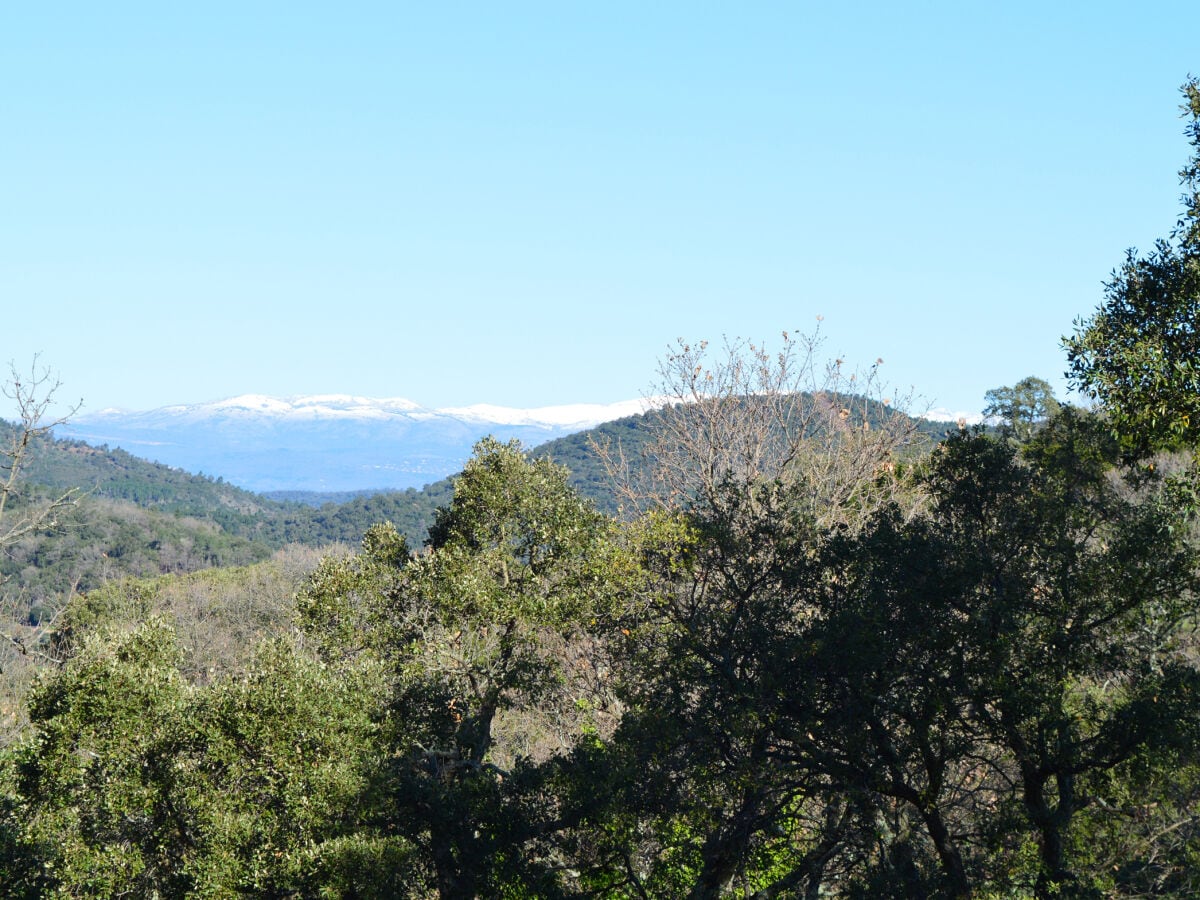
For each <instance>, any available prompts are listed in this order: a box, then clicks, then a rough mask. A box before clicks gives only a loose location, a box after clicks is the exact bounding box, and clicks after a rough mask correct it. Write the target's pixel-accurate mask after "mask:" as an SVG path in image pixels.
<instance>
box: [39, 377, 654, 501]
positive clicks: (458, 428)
mask: <svg viewBox="0 0 1200 900" xmlns="http://www.w3.org/2000/svg"><path fill="white" fill-rule="evenodd" d="M645 408H646V402H645V401H643V400H628V401H623V402H620V403H609V404H573V405H569V406H548V407H542V408H539V409H512V408H508V407H501V406H489V405H485V404H480V405H476V406H467V407H461V408H449V409H429V408H426V407H423V406H421V405H420V404H418V403H414V402H413V401H411V400H406V399H403V398H385V399H377V398H371V397H354V396H348V395H343V394H323V395H318V396H311V397H292V398H289V399H279V398H277V397H268V396H264V395H261V394H246V395H243V396H240V397H233V398H230V399H227V400H218V401H215V402H212V403H202V404H194V405H179V406H165V407H162V408H160V409H153V410H148V411H141V412H138V411H128V410H120V409H105V410H101V411H99V412H96V413H87V414H80V415H78V416H76V417H75V418H74V419H72V420H71V421H70V422H69V423H68V424H67V425H66V426H63V427H60V428H58V429H56V435H57V436H58V437H64V438H74V439H77V440H82V441H87V442H88V443H89V444H94V445H101V444H107V445H109V446H113V447H121V448H123V449H125V450H128V451H129V452H130V453H133V454H135V455H137V456H141V457H144V458H147V459H151V460H154V461H156V462H161V463H165V464H166V465H170V466H175V467H177V468H181V469H186V470H187V471H189V472H203V473H204V474H206V475H211V476H214V477H216V476H221V477H223V478H224V479H225V480H226V481H229V482H232V483H233V484H236V485H238V486H239V487H244V488H248V489H249V490H254V491H276V490H308V491H346V490H369V489H384V488H406V487H421V486H422V485H425V484H427V483H429V482H431V481H436V480H438V479H439V478H444V477H445V476H447V475H450V474H452V473H454V472H457V471H458V470H460V469H461V468H462V466H463V463H464V462H466V460H467V458H468V457H469V456H470V454H471V448H472V446H473V445H474V444H475V442H476V441H477V440H479V439H480V438H481V437H483V436H485V435H488V434H491V435H494V436H495V437H497V438H499V439H501V440H509V439H511V438H517V439H518V440H520V441H521V442H522V443H523V444H525V445H526V446H529V447H532V446H535V445H537V444H540V443H543V442H545V441H548V440H552V439H554V438H557V437H562V436H563V435H567V434H572V433H574V432H576V431H583V430H585V429H587V428H592V427H594V426H596V425H599V424H600V423H602V422H608V421H611V420H613V419H619V418H621V417H623V416H628V415H633V414H635V413H639V412H642V411H643V410H644V409H645Z"/></svg>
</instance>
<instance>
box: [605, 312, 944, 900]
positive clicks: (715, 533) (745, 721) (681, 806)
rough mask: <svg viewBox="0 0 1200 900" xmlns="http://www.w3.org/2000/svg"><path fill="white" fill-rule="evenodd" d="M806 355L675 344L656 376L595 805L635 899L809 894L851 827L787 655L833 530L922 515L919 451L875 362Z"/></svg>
mask: <svg viewBox="0 0 1200 900" xmlns="http://www.w3.org/2000/svg"><path fill="white" fill-rule="evenodd" d="M818 348H819V341H818V340H817V338H816V337H812V338H795V337H793V336H791V335H789V334H784V336H783V348H782V350H781V351H780V352H779V353H777V354H772V353H769V352H767V351H766V350H765V349H763V348H762V347H760V346H758V345H755V344H745V343H742V342H732V343H729V344H727V345H726V346H725V348H724V351H723V352H721V353H718V354H716V358H715V359H714V358H713V356H714V354H713V353H711V352H710V351H709V348H708V345H707V344H706V343H704V342H700V343H698V344H689V343H685V342H682V341H681V342H680V343H679V346H678V349H677V350H676V351H675V352H673V353H672V354H670V355H669V356H668V357H667V358H666V360H664V362H663V364H662V366H661V368H660V375H661V378H662V383H661V384H660V385H659V386H658V387H657V388H656V389H655V390H654V391H653V392H652V393H653V395H655V396H656V397H658V398H659V399H662V400H665V401H666V404H665V405H664V406H663V407H662V408H661V409H660V410H659V411H658V413H657V414H656V416H655V422H656V426H657V434H656V436H655V438H654V439H653V440H652V441H651V449H650V450H649V451H648V452H647V454H646V455H647V459H648V460H649V462H650V466H649V467H648V468H643V469H642V470H641V471H648V472H649V473H650V474H649V476H648V477H647V478H645V479H644V480H642V481H637V480H633V481H631V482H630V481H627V482H626V488H627V496H628V498H629V503H628V506H629V507H630V508H633V509H640V510H646V514H645V515H644V516H643V517H642V518H641V519H640V520H638V521H637V522H635V523H634V524H633V526H632V527H631V530H630V534H631V536H632V538H633V540H634V544H635V546H637V547H638V548H639V549H640V552H641V556H642V559H643V564H644V567H645V569H646V570H647V573H648V576H647V577H648V579H649V581H648V584H647V585H646V586H645V588H644V590H643V591H642V592H641V593H640V594H639V595H638V596H639V599H640V600H641V604H640V605H638V604H634V605H633V606H631V607H630V608H629V610H628V611H627V618H626V620H625V622H624V624H625V628H624V631H625V632H626V633H627V636H628V637H627V640H626V641H624V642H621V643H620V647H621V648H622V651H623V653H622V665H621V667H620V671H621V697H622V699H623V700H624V702H625V703H626V712H625V714H624V716H623V717H622V720H621V725H620V727H619V729H618V731H617V733H616V735H615V736H614V739H613V741H612V742H611V743H610V744H608V745H607V749H608V753H607V754H602V755H603V756H604V765H603V766H601V767H600V768H601V770H602V771H604V772H606V773H607V778H608V779H609V780H607V781H605V782H604V787H603V788H602V789H600V790H598V791H596V792H595V793H596V794H597V795H598V796H599V797H602V798H606V799H607V800H608V801H609V803H608V805H607V806H606V808H605V810H604V811H603V812H598V813H595V814H594V815H593V816H592V818H593V820H596V819H598V820H600V821H607V822H609V823H618V824H614V826H613V827H612V828H611V829H608V830H606V829H601V830H600V831H599V833H594V834H593V835H592V839H591V843H592V844H593V845H594V846H599V847H603V848H606V852H603V853H600V854H598V855H599V857H600V859H599V860H598V861H597V865H598V866H599V867H600V868H602V869H603V867H604V865H605V864H607V866H608V868H607V870H606V877H607V883H609V884H611V885H617V884H623V885H627V886H628V888H629V890H630V892H631V894H634V895H641V896H650V895H654V896H690V897H695V898H702V897H703V898H708V897H718V896H722V895H724V894H726V893H728V892H730V891H731V890H735V889H736V890H738V891H741V892H743V893H745V894H746V895H754V896H761V897H773V896H783V895H788V896H790V895H793V894H795V893H797V892H799V891H807V892H808V893H809V895H811V896H816V892H818V891H819V890H820V889H821V887H822V885H824V884H826V883H827V879H828V878H829V877H831V876H832V875H833V874H834V873H836V872H838V871H839V870H841V868H842V866H844V865H846V864H847V860H848V859H849V858H850V857H851V856H852V853H850V852H849V851H848V850H847V848H848V847H849V846H851V845H852V844H853V843H854V840H855V837H854V833H855V832H856V830H857V831H858V832H859V833H861V831H862V829H861V828H860V827H858V826H860V825H861V823H862V821H863V818H864V814H863V812H862V809H861V804H859V803H857V802H856V801H855V800H854V799H853V798H852V796H851V794H850V793H849V792H847V791H845V790H840V789H839V785H838V784H837V783H836V782H834V781H833V780H831V779H830V778H829V777H828V775H827V773H826V772H825V771H824V770H822V769H821V767H820V766H818V765H816V764H815V762H814V759H813V757H812V755H811V753H810V752H809V748H810V747H811V745H812V735H813V733H815V732H819V731H820V730H821V729H822V728H823V727H825V722H826V721H827V719H825V720H824V721H823V716H824V713H823V712H822V711H821V707H820V705H819V704H818V703H817V702H815V698H814V697H813V696H812V695H811V694H810V693H809V682H807V681H806V680H804V679H803V678H798V675H799V673H802V672H807V668H806V666H805V660H804V659H803V658H802V657H800V656H797V655H789V652H788V649H786V648H790V649H791V650H795V648H797V647H800V646H805V645H806V641H807V642H809V645H811V641H812V640H814V639H815V637H816V632H815V631H814V629H815V627H816V625H817V622H818V620H817V618H816V616H815V613H816V610H817V607H816V605H815V603H816V601H817V600H818V599H819V588H820V585H821V584H822V581H823V579H824V578H825V577H826V573H825V570H824V569H823V566H822V564H821V559H822V548H823V546H824V544H825V542H826V541H827V540H828V539H829V537H830V536H831V535H834V534H838V533H841V532H843V531H845V532H849V533H854V532H857V531H858V530H860V529H861V528H862V527H864V526H865V525H866V524H867V523H869V522H870V521H871V519H872V517H873V515H874V513H875V512H876V511H877V510H879V509H881V508H891V507H892V506H893V505H894V506H895V507H896V508H902V509H904V510H905V515H911V514H912V513H913V512H914V511H915V509H916V508H917V507H918V506H919V503H918V502H917V500H918V498H916V496H915V495H914V493H913V492H912V491H911V486H912V480H911V471H912V463H913V461H914V460H915V459H917V458H918V457H919V450H918V448H919V447H920V446H921V445H922V443H923V442H922V440H921V437H922V436H921V435H920V434H919V433H918V430H917V427H916V423H915V421H914V420H913V419H911V418H909V417H908V416H906V415H904V414H903V412H902V411H901V410H902V407H903V403H899V404H893V403H892V402H891V398H890V397H887V396H885V392H884V390H883V388H882V386H881V385H880V383H879V381H878V366H879V364H880V363H881V362H882V361H881V360H880V361H877V363H876V365H875V366H874V367H872V369H871V370H870V372H869V373H868V374H866V375H865V376H861V377H860V375H858V374H850V373H849V372H848V371H847V370H846V369H845V368H844V364H843V363H842V361H841V360H838V361H835V362H833V363H831V364H830V365H829V366H822V365H821V364H820V363H819V361H818V358H817V351H818ZM897 407H900V409H898V408H897ZM614 457H615V458H616V462H617V463H618V465H617V466H616V467H615V468H617V469H618V470H619V469H620V466H619V463H620V462H621V460H620V458H619V454H618V453H613V454H611V456H610V459H612V458H614ZM868 818H869V816H868ZM614 835H622V836H623V837H622V838H621V839H616V838H614ZM622 841H624V843H622ZM596 877H597V878H599V877H601V876H599V875H597V876H596ZM735 886H736V888H735Z"/></svg>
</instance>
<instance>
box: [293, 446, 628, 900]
mask: <svg viewBox="0 0 1200 900" xmlns="http://www.w3.org/2000/svg"><path fill="white" fill-rule="evenodd" d="M628 566H629V564H628V562H627V561H626V560H625V559H624V557H623V555H622V552H621V550H620V548H619V546H618V545H617V544H616V543H615V542H614V541H613V540H612V535H611V525H610V523H609V522H608V521H607V520H606V519H604V518H603V517H602V516H600V515H599V514H597V513H596V512H595V511H594V510H593V509H592V508H591V506H590V504H588V503H587V502H585V501H583V500H581V499H580V498H579V497H578V495H577V494H576V493H575V492H574V491H573V490H572V489H571V488H570V486H569V485H568V484H567V476H566V471H565V470H564V469H562V468H560V467H558V466H556V465H554V464H553V463H552V462H551V461H550V460H546V459H539V460H534V461H531V460H530V459H529V458H528V457H526V456H525V454H524V453H523V452H522V451H521V449H520V447H519V445H517V444H516V443H515V442H513V443H509V444H503V443H500V442H498V441H496V440H493V439H490V438H489V439H484V440H483V441H481V442H480V443H479V444H478V445H476V448H475V453H474V455H473V456H472V458H471V460H470V461H469V462H468V463H467V465H466V467H465V468H464V470H463V472H462V474H461V475H459V476H458V478H457V479H456V482H455V486H454V496H453V499H452V500H451V502H450V504H449V506H448V507H446V508H444V509H442V510H441V511H440V512H439V513H438V515H437V520H436V522H435V524H434V526H433V527H432V528H431V529H430V536H429V541H428V542H427V548H426V550H425V551H424V552H422V553H417V554H410V553H409V551H408V548H407V546H406V545H405V543H404V542H403V540H402V539H401V538H400V537H399V535H398V534H397V533H396V532H395V530H394V529H393V528H391V527H390V526H377V527H375V528H373V529H372V530H371V531H370V532H368V534H367V537H366V538H365V540H364V544H363V551H362V553H360V554H359V555H358V556H356V557H353V558H350V559H345V560H330V561H328V562H326V563H325V564H323V565H322V566H321V567H320V568H319V569H318V570H317V572H316V573H314V575H313V578H312V580H311V582H310V584H309V585H308V587H307V588H306V589H305V590H304V591H303V592H302V593H301V595H300V598H299V608H300V616H301V623H302V627H303V628H304V630H305V633H306V635H307V636H308V639H309V640H311V641H313V642H314V643H315V644H316V645H317V647H318V648H319V650H320V652H321V654H322V655H323V656H324V657H325V658H326V659H327V660H328V661H329V662H330V663H332V664H335V665H340V664H342V663H343V662H344V661H353V660H355V659H357V658H360V657H368V658H374V659H377V660H379V662H380V663H381V664H382V665H383V666H384V667H385V669H386V670H387V671H388V672H389V673H390V678H391V682H390V684H391V696H390V699H389V700H388V702H387V706H386V722H387V723H388V726H387V728H386V731H385V736H384V738H383V741H384V746H385V747H386V748H387V749H386V752H385V756H384V763H383V765H382V766H381V767H380V769H379V770H378V771H377V772H376V773H375V784H374V787H373V789H372V790H371V791H370V792H369V793H368V794H367V795H365V796H364V797H363V799H362V806H363V807H364V808H368V809H371V810H372V815H373V819H372V821H374V822H375V823H377V824H379V825H380V826H381V827H383V826H384V825H385V824H386V827H387V828H390V829H394V830H395V831H396V833H399V834H401V835H405V836H406V837H408V839H409V840H411V841H412V842H413V843H414V844H415V845H417V846H419V847H422V848H425V854H424V859H425V860H426V863H427V865H428V868H429V871H430V872H431V873H432V875H431V878H430V884H429V885H428V887H429V889H430V890H431V891H436V892H437V893H439V894H440V895H441V896H443V897H470V896H477V895H481V894H489V895H499V894H501V893H502V892H503V891H504V890H506V889H509V888H512V889H516V886H523V887H522V888H521V889H522V890H524V891H525V892H526V893H533V894H535V895H538V896H544V895H546V893H547V892H548V891H552V890H554V889H555V885H556V884H557V883H558V881H559V880H560V878H561V875H560V874H556V871H555V870H554V869H553V868H552V867H551V866H549V864H548V858H549V857H548V856H547V854H548V853H549V852H550V851H549V849H548V844H547V841H548V838H549V836H550V835H551V834H552V833H554V832H556V831H560V830H562V829H563V828H564V827H565V826H564V824H563V822H562V821H560V818H561V817H560V816H559V815H558V813H557V812H556V811H555V803H554V801H553V799H552V798H551V797H549V796H548V795H547V792H546V790H545V786H544V784H543V779H542V775H541V774H540V773H539V770H538V765H537V764H538V761H539V758H541V759H545V758H547V757H550V756H553V755H555V754H557V753H563V752H565V751H566V750H567V749H568V748H569V747H570V745H571V742H572V741H573V739H574V738H576V737H578V736H579V734H580V732H581V730H582V729H583V728H584V727H585V726H589V725H594V723H593V721H592V717H591V715H590V710H592V709H593V708H597V707H601V706H603V705H604V704H605V703H606V702H607V700H606V697H605V694H606V691H605V689H604V688H603V685H602V682H601V680H600V679H599V678H597V677H596V676H597V674H598V668H599V665H600V663H601V661H602V656H601V655H600V653H601V648H600V646H599V643H598V642H597V640H596V639H595V638H594V635H593V632H594V630H595V629H596V627H597V625H598V623H601V622H604V621H607V620H608V619H609V618H610V617H609V615H608V612H607V597H608V595H609V594H610V593H612V592H614V591H617V590H619V587H620V584H621V582H622V578H623V576H622V572H623V571H624V570H625V569H627V568H628Z"/></svg>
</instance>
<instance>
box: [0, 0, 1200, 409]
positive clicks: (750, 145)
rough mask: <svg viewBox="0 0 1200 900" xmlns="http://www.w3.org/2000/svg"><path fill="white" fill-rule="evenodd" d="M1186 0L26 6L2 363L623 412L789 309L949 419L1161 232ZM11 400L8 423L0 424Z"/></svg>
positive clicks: (105, 391) (1187, 50)
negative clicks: (693, 358) (661, 379)
mask: <svg viewBox="0 0 1200 900" xmlns="http://www.w3.org/2000/svg"><path fill="white" fill-rule="evenodd" d="M1198 26H1200V5H1197V4H1195V3H1182V2H1181V3H1151V4H1146V5H1143V8H1140V9H1138V10H1136V11H1135V9H1134V7H1132V6H1131V5H1129V4H1125V3H1120V4H1118V3H1113V4H1105V3H1088V4H1083V3H1078V4H1075V3H1058V4H1048V3H1045V2H1038V3H1028V2H1010V3H1004V4H998V3H987V4H984V3H964V2H956V3H908V4H892V3H858V4H851V3H846V4H820V5H818V4H806V3H799V2H797V3H779V4H764V3H739V4H721V5H718V4H695V3H688V4H682V3H666V2H664V3H658V4H644V3H636V4H635V3H605V4H598V3H591V4H583V3H563V2H558V3H545V4H526V3H513V4H401V3H378V4H375V3H343V4H336V5H335V4H305V3H287V4H284V3H254V2H240V3H236V4H235V3H222V2H211V0H210V2H207V3H204V4H161V3H145V4H127V3H120V2H114V3H105V4H95V3H88V4H83V3H78V4H76V3H55V4H19V5H18V4H11V5H9V6H8V8H6V9H5V10H4V12H3V21H2V24H0V309H2V311H3V320H2V322H0V334H2V335H3V347H2V349H3V354H4V358H6V359H11V360H15V361H17V362H18V363H24V362H26V361H28V359H29V358H30V357H31V356H32V355H33V354H34V353H40V354H41V359H42V360H43V361H45V362H47V363H49V364H50V365H52V366H53V367H54V368H55V369H56V370H57V371H58V372H59V374H60V376H61V378H62V381H63V382H64V385H65V388H64V390H65V392H66V393H67V394H70V395H72V396H81V397H83V399H84V401H85V404H86V407H87V409H90V410H93V411H94V410H97V409H100V408H104V407H107V406H124V407H128V408H135V409H146V408H151V407H155V406H160V405H164V404H169V403H176V402H193V401H203V400H213V399H218V398H222V397H227V396H232V395H235V394H240V393H247V392H258V393H266V394H274V395H277V396H289V395H296V394H308V393H329V392H336V393H353V394H361V395H368V396H403V397H409V398H411V399H413V400H416V401H418V402H420V403H423V404H426V405H431V406H446V405H462V404H467V403H476V402H487V403H495V404H502V405H511V406H540V405H549V404H558V403H570V402H602V401H613V400H619V399H626V398H629V397H635V396H637V395H639V394H641V393H643V392H644V391H646V390H647V389H648V388H649V387H650V385H651V382H652V380H653V375H654V371H655V365H656V360H657V359H658V358H659V357H660V356H661V355H662V354H663V352H664V351H665V350H666V348H667V346H668V345H669V344H670V343H671V342H672V341H673V340H674V339H675V338H676V337H679V336H682V337H686V338H689V339H700V338H708V339H710V340H718V339H719V338H720V337H721V336H722V335H728V336H745V337H749V338H754V339H764V340H767V341H768V342H770V341H771V339H772V338H773V337H774V336H775V335H777V334H778V333H779V332H780V331H781V330H782V329H789V330H801V331H807V330H810V329H811V328H812V327H813V326H814V325H815V324H816V316H818V315H822V316H824V322H823V325H822V329H823V333H824V335H825V338H826V345H825V346H826V348H827V349H828V350H829V353H830V354H831V355H835V354H836V355H844V356H845V357H846V358H847V359H848V360H850V361H851V362H859V363H862V364H864V365H865V364H869V363H870V362H872V361H873V360H874V359H875V358H876V357H882V358H883V359H884V360H885V367H884V372H885V373H886V374H887V376H888V377H889V378H890V379H891V380H892V381H893V382H894V383H896V384H897V385H898V386H900V387H908V386H912V387H914V388H915V389H916V390H917V392H918V393H919V394H921V395H922V396H923V397H925V398H926V400H927V401H929V402H931V403H933V404H936V405H938V406H943V407H947V408H950V409H954V410H977V409H979V408H980V407H981V405H982V402H983V394H984V392H985V391H986V390H987V389H988V388H991V387H996V386H998V385H1003V384H1012V383H1014V382H1016V381H1017V380H1019V379H1021V378H1022V377H1024V376H1026V375H1039V376H1041V377H1044V378H1047V379H1048V380H1050V381H1051V382H1052V383H1054V384H1056V385H1059V386H1060V390H1061V388H1062V385H1063V381H1062V378H1061V373H1062V371H1063V369H1064V357H1063V354H1062V352H1061V350H1060V347H1059V339H1060V337H1061V336H1062V335H1063V334H1064V333H1066V332H1068V331H1069V330H1070V329H1071V327H1072V322H1073V320H1074V319H1075V318H1076V317H1078V316H1080V315H1087V314H1089V313H1090V312H1091V311H1092V310H1093V309H1094V308H1095V306H1096V305H1097V303H1098V302H1099V301H1100V300H1101V298H1102V283H1103V282H1104V281H1105V279H1106V278H1107V277H1108V275H1109V273H1110V272H1111V270H1112V269H1113V268H1114V267H1115V266H1117V265H1118V264H1119V263H1120V262H1121V260H1122V258H1123V254H1124V251H1125V249H1126V248H1128V247H1132V246H1136V247H1141V248H1147V247H1149V246H1150V244H1151V243H1152V242H1153V241H1154V240H1155V239H1156V238H1158V237H1161V236H1165V235H1166V234H1167V232H1168V231H1169V230H1170V228H1171V226H1172V224H1173V223H1174V221H1175V219H1176V218H1177V215H1178V212H1179V210H1180V202H1179V194H1180V187H1179V182H1178V176H1177V172H1178V170H1179V168H1180V166H1181V165H1182V164H1183V163H1184V161H1185V160H1186V158H1187V156H1188V154H1189V147H1188V145H1187V143H1186V141H1185V139H1184V137H1183V131H1182V129H1183V123H1182V121H1181V120H1180V118H1179V104H1180V95H1179V93H1178V86H1179V85H1180V84H1181V83H1182V82H1183V80H1184V78H1185V77H1186V76H1187V75H1188V74H1189V72H1195V73H1197V74H1200V52H1198V51H1197V49H1196V48H1197V41H1196V35H1197V34H1198V33H1200V27H1198ZM5 412H7V411H0V414H4V413H5Z"/></svg>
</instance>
